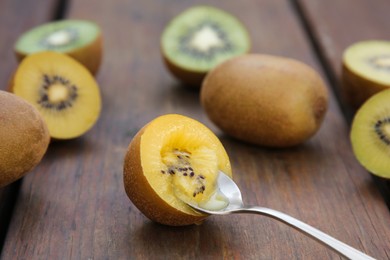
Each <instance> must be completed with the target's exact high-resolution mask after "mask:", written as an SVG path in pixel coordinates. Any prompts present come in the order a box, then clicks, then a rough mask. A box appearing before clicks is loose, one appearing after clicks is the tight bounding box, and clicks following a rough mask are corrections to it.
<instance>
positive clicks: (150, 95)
mask: <svg viewBox="0 0 390 260" xmlns="http://www.w3.org/2000/svg"><path fill="white" fill-rule="evenodd" d="M7 2H9V3H8V4H9V5H11V1H10V0H9V1H7ZM20 2H21V1H20ZM307 2H309V1H307ZM318 2H320V1H318ZM331 2H335V3H336V2H337V1H336V0H333V1H331ZM208 3H209V4H210V5H213V6H216V7H219V8H221V9H224V10H226V11H228V12H230V13H232V14H234V15H235V16H237V17H238V18H239V19H240V20H242V22H243V23H244V24H245V25H246V26H247V28H248V30H249V32H250V35H251V37H252V42H253V52H256V53H267V54H274V55H281V56H286V57H291V58H295V59H299V60H301V61H303V62H305V63H307V64H309V65H311V66H313V67H314V68H315V69H316V70H317V71H318V72H320V73H321V74H322V75H324V78H325V80H327V79H326V76H325V74H324V73H323V71H322V67H321V65H320V63H319V61H318V58H317V57H318V56H317V53H316V50H315V49H314V48H313V47H312V45H311V42H310V40H309V37H308V35H307V32H306V30H305V29H304V27H303V26H302V20H301V17H300V15H299V14H298V13H297V11H296V5H295V4H293V3H292V2H290V1H287V0H286V1H283V0H278V1H272V0H262V1H254V0H247V1H217V0H213V1H209V2H208ZM1 4H2V3H1ZM197 4H202V2H200V1H196V0H189V1H179V0H166V1H152V0H143V1H135V0H127V1H125V0H112V1H94V2H93V4H91V1H86V0H78V1H71V2H69V6H68V12H67V13H66V17H67V18H81V19H89V20H93V21H96V22H97V23H98V24H99V25H100V26H101V27H102V30H103V34H104V39H105V40H104V50H105V53H104V59H103V64H102V67H101V69H100V73H99V74H98V77H97V80H98V82H99V84H100V87H101V91H102V96H103V111H102V114H101V117H100V120H99V121H98V123H97V125H96V126H95V127H94V128H93V129H92V130H91V131H90V132H88V133H87V134H86V135H85V136H83V137H81V138H78V139H76V140H72V141H67V142H56V143H52V144H51V145H50V148H49V150H48V152H47V154H46V156H45V158H44V159H43V161H42V162H41V164H40V165H39V166H38V167H37V168H36V169H35V170H34V171H33V172H31V173H30V174H29V175H27V176H26V177H25V178H23V180H22V181H21V187H20V191H19V194H18V197H17V201H16V204H15V209H14V212H13V216H12V219H11V223H10V225H9V229H8V233H7V236H6V239H5V241H4V245H3V250H2V253H1V259H175V258H181V259H193V258H196V259H200V258H205V259H214V258H217V259H221V258H223V259H225V258H226V259H286V258H288V259H337V258H339V257H338V255H337V254H335V253H334V252H333V251H331V250H329V249H327V248H325V247H324V246H322V245H319V244H318V243H317V242H315V241H313V240H311V239H309V238H307V237H305V236H304V235H302V234H301V233H298V232H296V231H295V230H293V229H292V228H290V227H288V226H285V225H283V224H280V223H278V222H276V221H275V220H272V219H269V218H266V217H261V216H255V215H235V216H224V217H216V216H214V217H210V218H209V219H208V220H207V221H206V222H205V223H203V224H202V225H200V226H189V227H180V228H177V227H176V228H173V227H167V226H162V225H158V224H154V223H152V222H150V221H149V220H148V219H146V218H145V217H144V216H143V215H142V214H141V213H140V212H139V211H138V210H137V209H136V208H135V207H134V205H133V204H132V203H131V202H130V201H129V199H128V198H127V196H126V194H125V191H124V188H123V181H122V167H123V158H124V155H125V152H126V149H127V146H128V144H129V142H130V140H131V138H132V137H133V136H134V134H135V133H136V132H137V131H138V130H139V129H140V128H141V127H142V126H143V125H144V124H146V123H147V122H149V121H150V120H151V119H153V118H155V117H156V116H158V115H161V114H166V113H179V114H184V115H187V116H190V117H192V118H195V119H197V120H199V121H201V122H203V123H204V124H206V125H207V126H209V127H210V128H211V129H212V130H213V131H215V133H216V134H217V135H218V136H219V137H220V139H221V141H222V143H223V144H224V146H225V148H226V150H227V152H228V154H229V156H230V159H231V163H232V167H233V174H234V179H235V180H236V182H237V184H238V185H239V187H241V190H242V195H243V197H244V201H245V202H247V203H248V204H256V205H261V206H265V207H269V208H273V209H276V210H280V211H283V212H285V213H287V214H290V215H292V216H294V217H296V218H298V219H300V220H302V221H304V222H306V223H308V224H310V225H313V226H315V227H317V228H319V229H321V230H322V231H324V232H326V233H328V234H330V235H332V236H334V237H336V238H338V239H340V240H342V241H343V242H345V243H347V244H350V245H351V246H353V247H355V248H357V249H359V250H362V251H364V252H365V253H367V254H369V255H371V256H373V257H375V258H377V259H388V258H389V256H390V242H389V237H390V225H389V219H390V214H389V210H388V208H387V207H386V204H385V201H384V198H383V197H382V196H381V194H380V193H379V191H378V188H377V187H376V185H375V183H374V181H373V179H372V177H371V176H370V175H369V174H368V173H367V172H366V171H365V170H364V169H363V168H362V167H361V166H360V165H359V164H358V163H357V161H356V159H355V158H354V156H353V154H352V151H351V147H350V143H349V139H348V133H349V126H348V123H347V122H346V120H345V118H344V117H343V115H342V113H341V110H340V108H339V105H338V103H337V101H336V99H335V97H334V95H333V94H332V87H331V86H330V84H329V91H330V104H329V111H328V113H327V116H326V118H325V121H324V123H323V125H322V127H321V129H320V131H319V132H318V133H317V134H316V135H315V136H314V137H313V138H312V139H311V140H309V141H308V142H306V143H305V144H303V145H300V146H297V147H294V148H289V149H265V148H262V147H256V146H251V145H248V144H244V143H242V142H239V141H236V140H233V139H231V138H229V137H227V136H225V135H224V134H223V133H222V132H221V131H219V130H218V129H217V128H216V127H215V126H214V125H213V124H212V122H210V121H209V120H208V119H207V116H206V115H205V113H204V111H203V109H202V108H201V106H200V104H199V95H198V92H197V91H193V90H189V89H187V88H185V86H181V85H180V83H178V82H177V81H176V80H175V79H174V78H172V76H171V75H170V74H169V73H168V72H167V70H166V68H165V66H164V64H163V62H162V59H161V54H160V49H159V40H160V35H161V32H162V30H163V29H164V27H165V25H166V24H167V22H168V21H169V20H170V19H171V18H173V17H174V16H175V15H177V14H178V13H180V12H181V11H183V10H184V9H186V8H188V7H190V6H193V5H197ZM329 4H330V3H329ZM31 8H33V7H31ZM34 8H37V7H34ZM0 10H1V11H0V12H1V13H3V12H4V11H3V10H4V9H3V8H0ZM20 12H21V11H20ZM367 12H369V10H367ZM348 14H349V13H346V14H344V16H347V15H348ZM383 15H385V14H383ZM0 17H1V16H0ZM44 17H45V15H42V16H41V18H42V19H43V18H44ZM14 19H17V18H14ZM383 19H385V18H383ZM387 19H388V18H387ZM43 20H44V19H43ZM28 25H29V24H28ZM23 28H24V27H23ZM21 31H23V30H22V28H21V27H19V28H18V30H15V32H12V35H13V34H16V33H17V32H21ZM0 32H5V31H3V30H1V31H0ZM0 39H1V37H0ZM10 41H11V40H10ZM11 42H12V41H11ZM10 45H11V44H9V45H5V46H10ZM4 48H5V47H3V46H0V51H1V53H2V54H3V53H8V52H7V50H4ZM7 55H8V54H7ZM12 67H13V65H12V66H11V67H8V65H7V66H6V68H5V71H6V72H0V73H2V74H0V76H1V80H3V81H4V78H7V76H8V75H9V74H10V73H11V72H12V70H13V68H12ZM2 68H3V67H2ZM3 73H6V74H3ZM0 194H1V193H0Z"/></svg>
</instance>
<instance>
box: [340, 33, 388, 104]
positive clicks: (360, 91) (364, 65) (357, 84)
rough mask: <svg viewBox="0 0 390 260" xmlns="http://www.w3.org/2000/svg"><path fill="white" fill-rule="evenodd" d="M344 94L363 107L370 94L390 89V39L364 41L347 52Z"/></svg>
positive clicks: (352, 102)
mask: <svg viewBox="0 0 390 260" xmlns="http://www.w3.org/2000/svg"><path fill="white" fill-rule="evenodd" d="M342 80H343V85H342V86H343V88H342V94H343V97H344V99H345V100H346V101H347V102H348V104H349V105H350V106H351V107H352V108H354V109H357V108H359V107H360V106H361V105H362V104H363V103H364V102H365V101H366V100H367V99H368V98H369V97H371V96H372V95H374V94H375V93H378V92H379V91H381V90H384V89H388V88H390V41H362V42H357V43H355V44H353V45H351V46H349V47H348V48H347V49H346V50H345V51H344V54H343V69H342Z"/></svg>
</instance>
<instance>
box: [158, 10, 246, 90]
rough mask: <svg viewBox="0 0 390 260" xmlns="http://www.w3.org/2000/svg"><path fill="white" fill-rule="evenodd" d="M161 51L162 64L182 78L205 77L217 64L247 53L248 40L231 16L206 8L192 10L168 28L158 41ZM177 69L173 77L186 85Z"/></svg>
mask: <svg viewBox="0 0 390 260" xmlns="http://www.w3.org/2000/svg"><path fill="white" fill-rule="evenodd" d="M161 48H162V52H163V56H164V58H165V60H166V62H168V63H169V64H170V65H171V66H173V67H176V68H180V69H181V70H182V71H184V74H185V72H193V73H200V74H205V73H207V72H208V71H209V70H210V69H212V68H214V67H215V66H216V65H218V64H220V63H221V62H223V61H225V60H227V59H229V58H231V57H234V56H238V55H241V54H244V53H247V52H248V51H249V49H250V38H249V34H248V32H247V30H246V28H245V27H244V26H243V25H242V23H241V22H240V21H239V20H238V19H237V18H235V17H234V16H232V15H231V14H229V13H227V12H225V11H222V10H219V9H217V8H214V7H210V6H196V7H192V8H190V9H187V10H186V11H184V12H183V13H181V14H180V15H178V16H177V17H176V18H174V19H173V20H172V21H171V22H170V23H169V24H168V26H167V27H166V28H165V30H164V32H163V34H162V37H161ZM180 69H179V72H178V73H175V71H173V73H174V74H176V75H175V76H177V77H178V78H179V79H181V80H182V81H184V82H186V81H187V80H186V76H183V75H180ZM171 71H172V69H171ZM177 74H179V75H177ZM182 74H183V73H182ZM203 76H204V75H203ZM198 83H200V82H198Z"/></svg>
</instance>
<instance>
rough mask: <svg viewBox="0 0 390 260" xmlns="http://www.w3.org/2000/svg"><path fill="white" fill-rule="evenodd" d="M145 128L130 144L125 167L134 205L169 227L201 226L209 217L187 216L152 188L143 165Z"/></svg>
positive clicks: (126, 186)
mask: <svg viewBox="0 0 390 260" xmlns="http://www.w3.org/2000/svg"><path fill="white" fill-rule="evenodd" d="M147 126H148V125H146V126H144V127H143V128H142V129H141V130H140V131H139V132H138V133H137V134H136V135H135V137H134V138H133V140H132V141H131V142H130V144H129V147H128V150H127V152H126V156H125V159H124V167H123V181H124V187H125V191H126V193H127V196H128V197H129V199H130V200H131V201H132V202H133V204H134V205H135V206H136V207H137V208H138V209H139V210H140V211H141V212H142V213H143V214H144V215H145V216H146V217H148V218H149V219H150V220H152V221H154V222H157V223H160V224H164V225H169V226H186V225H192V224H200V223H201V222H202V221H203V220H204V219H205V218H206V217H207V215H198V216H195V215H189V214H185V213H183V212H181V211H179V210H177V209H175V208H173V207H172V206H170V205H168V204H167V203H166V202H165V201H164V200H162V199H161V198H160V197H159V196H158V194H157V193H156V192H155V191H154V190H153V188H152V187H151V186H150V184H149V182H148V180H147V179H146V177H145V175H144V172H143V169H142V164H141V138H142V135H143V133H144V131H145V129H146V127H147Z"/></svg>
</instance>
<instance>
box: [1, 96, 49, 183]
mask: <svg viewBox="0 0 390 260" xmlns="http://www.w3.org/2000/svg"><path fill="white" fill-rule="evenodd" d="M0 107H1V109H0V187H4V186H6V185H8V184H10V183H12V182H14V181H16V180H17V179H19V178H21V177H23V176H24V175H25V174H26V173H28V172H29V171H31V170H32V169H33V168H34V167H35V166H36V165H37V164H38V163H39V162H40V161H41V159H42V157H43V155H44V154H45V153H46V150H47V147H48V145H49V142H50V135H49V131H48V129H47V126H46V124H45V122H44V120H43V119H42V117H41V115H40V114H39V112H38V110H37V109H35V108H34V107H33V106H32V105H30V104H29V103H28V102H27V101H25V100H23V99H22V98H20V97H18V96H16V95H14V94H11V93H8V92H5V91H0Z"/></svg>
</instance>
